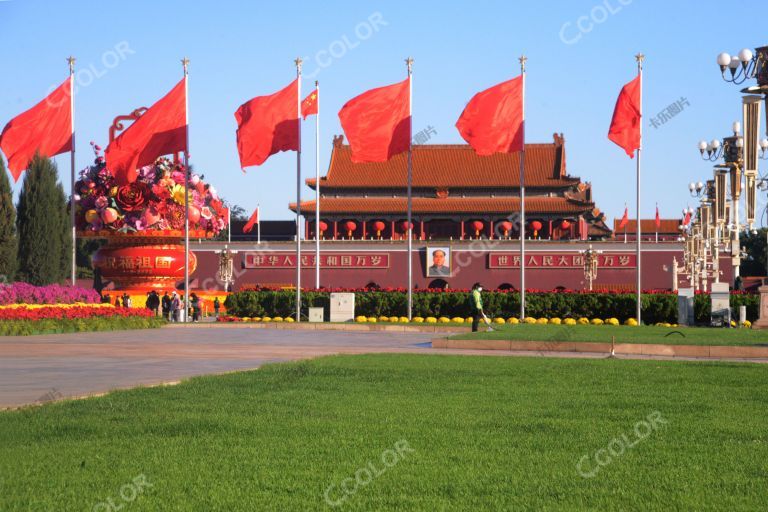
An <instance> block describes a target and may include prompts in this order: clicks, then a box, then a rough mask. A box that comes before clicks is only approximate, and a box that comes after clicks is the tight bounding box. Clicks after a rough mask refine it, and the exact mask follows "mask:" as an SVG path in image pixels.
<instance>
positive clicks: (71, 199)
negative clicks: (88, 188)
mask: <svg viewBox="0 0 768 512" xmlns="http://www.w3.org/2000/svg"><path fill="white" fill-rule="evenodd" d="M67 62H69V108H70V114H71V116H70V117H71V119H72V151H70V165H71V172H70V193H69V220H70V221H71V223H72V286H75V283H76V282H77V233H76V231H75V205H76V202H75V58H74V57H72V56H70V57H69V58H68V59H67ZM99 293H101V290H99Z"/></svg>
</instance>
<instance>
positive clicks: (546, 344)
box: [432, 338, 768, 359]
mask: <svg viewBox="0 0 768 512" xmlns="http://www.w3.org/2000/svg"><path fill="white" fill-rule="evenodd" d="M432 348H442V349H466V350H530V351H533V352H597V353H606V354H610V353H611V344H610V343H586V342H574V341H511V340H452V339H447V338H437V339H433V340H432ZM614 353H615V354H617V355H632V356H637V355H643V356H666V357H703V358H712V359H725V358H738V359H768V347H745V346H722V345H659V344H641V343H616V345H615V346H614Z"/></svg>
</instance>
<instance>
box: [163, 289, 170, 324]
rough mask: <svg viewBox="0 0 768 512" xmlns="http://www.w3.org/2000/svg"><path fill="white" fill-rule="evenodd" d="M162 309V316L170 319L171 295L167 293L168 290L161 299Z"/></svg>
mask: <svg viewBox="0 0 768 512" xmlns="http://www.w3.org/2000/svg"><path fill="white" fill-rule="evenodd" d="M161 305H162V310H163V316H164V317H165V319H166V320H168V321H170V320H171V297H170V296H169V295H168V292H165V294H164V295H163V299H162V301H161Z"/></svg>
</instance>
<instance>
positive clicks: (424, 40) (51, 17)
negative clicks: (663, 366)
mask: <svg viewBox="0 0 768 512" xmlns="http://www.w3.org/2000/svg"><path fill="white" fill-rule="evenodd" d="M750 13H751V14H750ZM582 17H586V18H582ZM580 18H582V19H581V28H582V29H583V30H580V28H579V25H578V23H577V22H578V21H579V19H580ZM765 26H766V25H765V16H764V15H763V13H762V11H760V10H759V3H755V2H745V1H739V0H734V1H731V2H728V3H723V2H714V1H709V0H706V1H698V2H691V1H683V2H670V1H657V0H603V1H598V0H585V1H581V0H576V1H573V0H571V1H566V0H561V1H537V2H512V1H498V2H491V1H480V0H475V1H473V2H466V1H465V2H459V1H456V2H445V1H440V2H438V1H428V0H421V1H416V2H392V1H389V2H384V1H379V2H364V1H359V0H358V1H354V2H352V1H350V2H340V1H322V2H319V1H316V2H295V1H291V0H284V1H281V2H258V1H256V2H235V1H231V0H217V1H215V2H191V1H185V2H183V1H178V0H174V1H159V0H154V1H145V0H133V1H131V2H104V1H100V2H95V1H85V0H81V1H77V0H73V1H67V2H63V1H54V0H48V1H44V0H0V54H1V55H2V59H1V60H0V62H2V71H1V72H0V126H2V125H4V124H5V123H6V122H7V121H8V120H9V119H10V118H12V117H13V116H15V115H17V114H19V113H20V112H22V111H23V110H26V109H27V108H29V107H30V106H32V105H33V104H34V103H35V102H37V101H39V100H40V99H41V98H42V97H43V96H44V95H45V94H46V93H47V92H48V91H49V90H50V87H51V86H52V85H55V84H58V83H60V82H62V81H63V80H64V79H65V78H66V76H67V72H68V70H67V63H66V60H65V59H66V57H67V56H68V55H70V54H72V55H74V56H76V57H77V59H78V60H77V68H78V70H80V72H79V73H80V74H79V75H78V92H77V96H76V102H77V107H76V129H77V136H78V144H77V151H78V152H77V166H78V168H82V167H85V166H86V165H87V164H88V163H90V161H91V160H92V153H91V152H90V147H89V145H88V142H89V141H91V140H94V141H96V142H97V143H100V144H102V145H104V146H105V145H106V143H107V130H108V127H109V125H110V124H111V122H112V119H113V118H114V117H115V116H116V115H118V114H124V113H128V112H130V111H131V110H132V109H133V108H136V107H139V106H149V105H150V104H151V103H153V102H154V101H155V100H157V99H158V98H159V97H161V96H162V95H163V94H164V93H165V92H167V91H168V90H169V89H170V88H171V87H172V86H173V85H174V84H175V83H176V82H177V81H178V80H179V79H180V77H181V74H182V67H181V64H180V59H181V57H183V56H188V57H189V58H190V59H191V64H190V97H189V102H190V139H191V140H190V146H191V148H190V149H191V162H192V163H193V164H194V166H195V168H196V169H197V170H198V171H200V172H203V173H204V174H205V175H206V178H207V180H208V181H210V182H211V183H213V184H215V186H216V188H217V189H218V190H219V192H220V194H221V195H222V196H223V197H225V198H227V199H228V200H230V201H232V202H234V203H236V204H239V205H241V206H243V207H244V208H245V209H246V210H249V211H250V210H252V209H253V208H255V206H256V204H257V203H260V204H261V212H262V218H264V219H286V218H290V212H289V210H288V208H287V204H288V202H289V201H292V200H295V195H296V166H295V155H294V153H283V154H280V155H276V156H274V157H272V158H271V159H270V160H269V161H268V162H267V163H266V164H265V165H263V166H261V167H252V168H249V169H248V172H247V174H243V173H242V172H241V171H240V169H239V164H238V159H237V150H236V145H235V128H236V126H235V119H234V116H233V113H234V112H235V110H236V109H237V107H238V106H239V105H240V104H241V103H243V102H244V101H246V100H248V99H250V98H252V97H254V96H259V95H262V94H269V93H271V92H274V91H275V90H277V89H278V88H280V87H282V86H284V85H286V84H287V83H289V82H290V81H291V80H292V79H293V77H294V75H295V67H294V65H293V60H294V59H295V58H296V57H297V56H302V57H304V59H305V65H304V71H305V80H304V82H303V85H302V88H303V91H302V92H308V91H309V90H311V88H312V86H313V83H314V80H315V79H318V80H320V84H321V90H322V97H321V118H320V121H321V122H320V131H321V157H320V161H321V173H322V174H324V173H325V170H326V168H327V164H328V158H329V154H330V149H331V141H332V136H333V135H334V134H338V133H341V128H340V124H339V120H338V116H337V113H338V111H339V109H340V108H341V106H342V105H343V104H344V103H345V102H346V101H347V100H348V99H350V98H351V97H353V96H355V95H357V94H359V93H361V92H363V91H364V90H366V89H369V88H371V87H376V86H379V85H385V84H388V83H392V82H395V81H399V80H402V79H403V78H404V77H405V74H406V68H405V64H404V59H405V58H406V57H407V56H409V55H410V56H413V57H414V59H415V64H414V82H413V115H414V121H413V122H414V133H415V132H418V131H419V130H421V129H426V128H427V127H433V128H434V130H435V131H436V135H433V136H432V139H431V140H430V141H429V142H430V143H459V142H461V139H460V137H459V135H458V132H457V131H456V129H455V127H454V124H455V122H456V119H457V118H458V116H459V114H460V113H461V111H462V109H463V107H464V105H465V104H466V102H467V101H468V100H469V98H470V97H471V96H472V95H473V94H474V93H475V92H477V91H479V90H481V89H484V88H486V87H488V86H491V85H493V84H495V83H497V82H500V81H503V80H505V79H508V78H511V77H512V76H515V75H517V74H518V72H519V64H518V61H517V58H518V56H519V55H520V54H522V53H525V55H527V56H528V81H527V98H526V118H527V139H528V142H550V141H551V140H552V133H554V132H562V133H564V135H565V139H566V147H567V158H568V170H569V172H570V173H571V174H573V175H577V176H580V177H581V178H582V180H584V181H589V182H591V183H592V184H593V193H594V196H593V197H594V199H595V201H596V202H597V205H598V207H599V208H601V209H602V210H603V211H605V212H606V213H607V215H608V217H609V219H612V218H613V217H620V216H621V214H622V212H623V210H624V203H625V202H627V203H628V204H629V207H630V211H633V210H634V204H635V200H634V194H635V186H634V183H635V163H634V161H633V160H630V159H629V158H628V157H627V156H626V155H625V154H624V153H623V151H622V150H621V149H620V148H618V146H615V145H614V144H613V143H611V142H610V141H608V139H607V138H606V133H607V130H608V125H609V122H610V119H611V114H612V112H613V106H614V103H615V101H616V96H617V94H618V92H619V90H620V88H621V86H622V85H623V84H624V83H625V82H627V81H629V80H631V79H632V78H633V77H634V75H635V73H636V67H635V59H634V57H633V56H634V55H635V54H636V53H637V52H643V53H644V54H645V55H646V60H645V75H644V77H645V80H644V114H645V120H644V123H643V130H644V153H643V183H644V186H643V189H642V193H643V198H642V204H641V206H642V214H643V216H644V217H652V216H653V215H654V207H655V203H656V202H658V204H659V207H660V210H661V214H662V216H679V215H680V210H681V209H682V208H683V207H684V206H686V205H688V204H690V205H692V206H693V205H694V200H693V199H691V198H690V196H689V194H688V190H687V184H688V182H690V181H691V180H704V179H705V178H706V177H707V176H710V175H711V164H709V163H707V162H703V161H702V160H701V159H700V156H699V152H698V150H697V142H698V141H699V140H700V139H701V138H707V139H711V138H713V137H723V136H727V135H729V134H730V126H731V122H732V121H734V120H736V119H738V118H739V117H740V116H741V106H740V105H741V100H740V95H739V92H738V91H739V88H738V87H736V86H734V85H731V84H727V83H725V82H723V80H722V79H721V78H720V73H719V69H718V67H717V65H716V64H715V57H716V55H717V54H718V53H719V52H721V51H728V52H730V53H732V54H735V53H737V52H738V51H739V50H740V49H741V48H744V47H749V48H754V47H756V46H761V45H765V44H768V35H767V33H766V30H765ZM678 101H679V102H681V103H682V111H681V112H679V113H678V114H677V115H675V116H674V117H671V118H669V119H668V120H667V121H666V122H665V123H663V124H661V123H658V122H657V124H659V125H658V126H657V127H653V126H651V119H652V118H655V117H656V116H657V115H658V114H659V113H661V112H663V111H664V110H665V109H666V108H667V107H669V106H670V105H672V104H674V103H675V102H678ZM310 119H312V118H310ZM763 122H764V118H763ZM304 126H305V127H304V129H303V137H304V152H305V153H304V157H303V160H302V161H303V166H304V173H305V174H304V177H310V176H313V175H314V169H315V156H314V137H315V124H314V120H311V121H310V122H307V123H305V125H304ZM57 162H58V164H59V170H60V174H62V175H63V177H64V181H65V188H67V189H68V174H69V157H68V156H63V157H59V158H57ZM20 184H21V181H20V182H19V184H17V185H16V190H17V191H18V189H19V187H20ZM302 194H303V198H308V197H309V196H310V195H312V194H314V192H312V191H311V190H310V189H308V188H306V187H304V188H303V192H302Z"/></svg>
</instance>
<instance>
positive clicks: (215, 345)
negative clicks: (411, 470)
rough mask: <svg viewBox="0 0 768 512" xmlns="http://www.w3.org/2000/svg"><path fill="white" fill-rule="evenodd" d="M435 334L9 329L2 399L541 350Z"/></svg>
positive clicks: (0, 343) (5, 402)
mask: <svg viewBox="0 0 768 512" xmlns="http://www.w3.org/2000/svg"><path fill="white" fill-rule="evenodd" d="M435 336H436V335H435V333H393V332H382V331H373V332H348V331H336V330H333V331H331V330H328V331H326V330H318V331H315V330H307V331H304V330H286V329H252V328H248V327H242V326H232V327H229V326H216V327H205V326H173V327H166V328H163V329H162V330H147V331H119V332H110V333H98V332H94V333H73V334H55V335H44V336H24V337H12V336H9V337H4V338H1V339H0V407H2V408H6V407H17V406H21V405H26V404H36V403H42V402H46V401H49V400H52V399H59V398H67V397H80V396H87V395H94V394H99V393H105V392H108V391H111V390H115V389H124V388H130V387H134V386H148V385H157V384H162V383H176V382H178V381H179V380H181V379H185V378H189V377H193V376H195V375H206V374H214V373H224V372H229V371H237V370H247V369H254V368H258V367H259V366H261V365H263V364H266V363H272V362H280V361H291V360H297V359H306V358H312V357H320V356H325V355H332V354H364V353H382V352H392V353H396V352H411V353H422V354H461V355H485V356H511V355H515V356H529V357H530V356H542V355H544V354H542V353H541V352H529V351H501V350H446V349H433V348H432V347H431V340H432V338H434V337H435ZM546 356H548V357H582V358H601V357H606V355H605V354H604V353H576V352H548V353H547V354H546ZM633 358H636V359H668V358H663V357H658V358H652V357H647V356H636V357H633ZM676 359H678V360H679V359H683V358H676ZM686 359H688V360H691V359H690V358H686ZM758 362H765V361H758Z"/></svg>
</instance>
